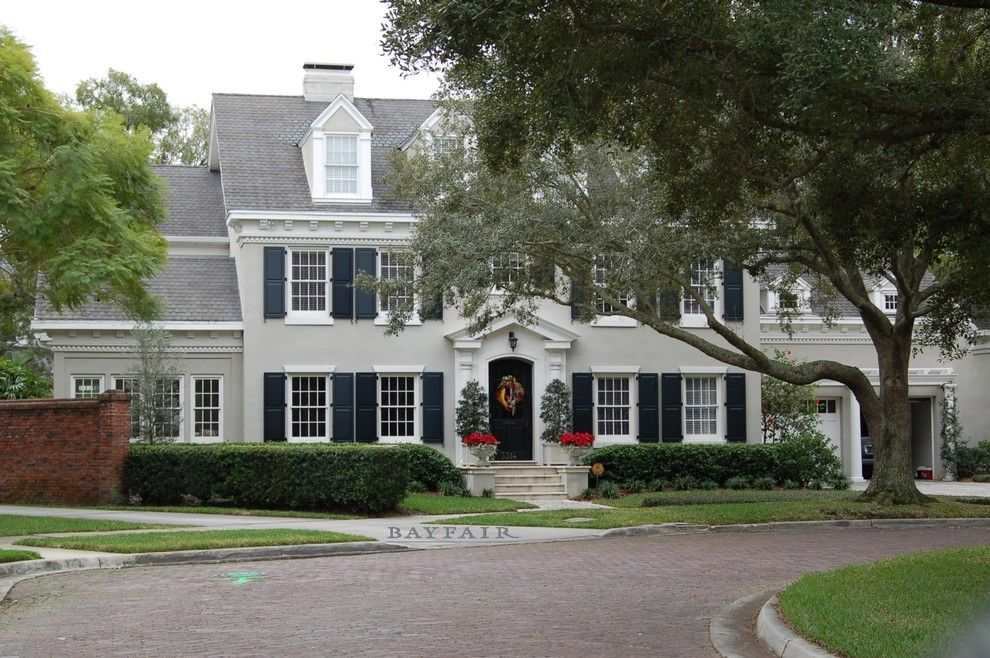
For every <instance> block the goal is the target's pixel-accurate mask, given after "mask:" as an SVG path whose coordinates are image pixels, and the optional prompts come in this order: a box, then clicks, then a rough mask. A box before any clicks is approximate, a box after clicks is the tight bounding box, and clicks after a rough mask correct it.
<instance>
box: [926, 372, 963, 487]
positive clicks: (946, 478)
mask: <svg viewBox="0 0 990 658" xmlns="http://www.w3.org/2000/svg"><path fill="white" fill-rule="evenodd" d="M942 392H943V394H944V395H945V414H944V415H943V416H942V428H943V429H942V432H943V436H950V437H951V436H953V434H954V432H953V431H952V430H953V428H949V427H946V424H947V423H949V422H953V423H955V422H957V420H958V419H957V418H956V385H955V383H953V382H946V383H945V384H942ZM934 419H935V400H932V420H933V421H934ZM950 419H951V420H950ZM949 440H950V441H952V442H953V443H955V440H954V439H952V438H950V439H949ZM955 448H956V447H955V446H954V445H953V446H952V452H955ZM934 454H935V423H934V422H933V423H932V455H934ZM932 461H934V460H932ZM942 468H943V469H945V475H943V476H942V481H943V482H955V480H956V478H955V477H954V476H953V475H952V471H951V470H950V469H948V468H946V466H945V464H944V463H943V464H942Z"/></svg>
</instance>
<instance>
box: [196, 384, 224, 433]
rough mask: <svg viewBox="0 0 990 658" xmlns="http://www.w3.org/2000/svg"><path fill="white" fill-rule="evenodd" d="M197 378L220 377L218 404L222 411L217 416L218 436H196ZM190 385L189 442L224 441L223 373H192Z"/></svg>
mask: <svg viewBox="0 0 990 658" xmlns="http://www.w3.org/2000/svg"><path fill="white" fill-rule="evenodd" d="M197 379H219V380H220V388H219V390H218V391H217V392H218V404H219V408H220V413H219V415H218V417H217V436H196V380H197ZM190 380H191V382H190V386H189V410H190V411H191V412H192V413H190V414H189V442H190V443H223V435H224V431H223V389H224V380H223V375H190Z"/></svg>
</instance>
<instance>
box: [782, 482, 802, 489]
mask: <svg viewBox="0 0 990 658" xmlns="http://www.w3.org/2000/svg"><path fill="white" fill-rule="evenodd" d="M784 488H785V489H800V488H801V484H800V483H799V482H795V481H794V480H784Z"/></svg>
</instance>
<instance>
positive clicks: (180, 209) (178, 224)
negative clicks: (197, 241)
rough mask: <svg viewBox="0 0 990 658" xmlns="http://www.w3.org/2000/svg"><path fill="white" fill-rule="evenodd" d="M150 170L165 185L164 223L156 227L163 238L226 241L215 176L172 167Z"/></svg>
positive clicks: (203, 170) (200, 170)
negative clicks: (195, 238)
mask: <svg viewBox="0 0 990 658" xmlns="http://www.w3.org/2000/svg"><path fill="white" fill-rule="evenodd" d="M154 170H155V173H156V174H158V175H159V176H160V177H161V178H162V179H164V181H165V199H166V202H167V204H168V219H167V220H166V221H165V223H164V224H163V225H161V226H159V227H158V230H159V231H160V232H161V233H162V234H163V235H182V236H209V237H227V226H226V224H225V222H226V219H227V213H226V212H225V211H224V207H223V190H222V189H221V187H220V173H219V172H216V171H210V170H209V169H208V168H207V167H187V166H175V165H162V166H157V167H154Z"/></svg>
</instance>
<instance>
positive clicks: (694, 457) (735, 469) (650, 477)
mask: <svg viewBox="0 0 990 658" xmlns="http://www.w3.org/2000/svg"><path fill="white" fill-rule="evenodd" d="M825 450H828V449H827V448H825ZM584 462H585V463H586V464H594V463H596V462H599V463H601V464H602V465H603V466H604V467H605V472H604V474H603V475H602V480H606V481H611V482H615V483H616V484H619V485H620V486H622V485H625V484H626V483H628V482H656V481H667V482H670V481H674V480H676V479H677V478H685V477H692V478H694V479H695V480H697V481H706V480H710V481H712V482H717V483H718V485H719V486H723V487H724V486H726V483H727V482H728V480H729V479H731V478H745V479H746V480H748V481H750V482H753V481H758V480H760V479H763V478H770V479H771V480H773V482H776V483H777V484H783V483H784V482H788V481H791V482H797V483H800V484H807V483H809V482H811V481H814V480H821V481H823V482H826V483H829V484H831V483H832V481H833V480H834V479H835V478H840V479H841V462H839V460H838V458H837V457H835V456H834V455H833V454H831V451H830V450H828V454H825V453H824V452H821V449H816V448H815V446H814V445H809V444H808V443H805V442H801V441H793V442H787V443H772V444H764V443H761V444H736V443H726V444H714V445H699V444H687V443H655V444H639V445H613V446H605V447H603V448H598V449H596V450H592V451H591V452H590V453H588V454H587V455H585V457H584Z"/></svg>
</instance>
